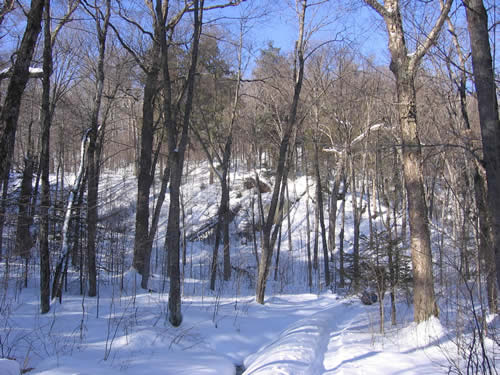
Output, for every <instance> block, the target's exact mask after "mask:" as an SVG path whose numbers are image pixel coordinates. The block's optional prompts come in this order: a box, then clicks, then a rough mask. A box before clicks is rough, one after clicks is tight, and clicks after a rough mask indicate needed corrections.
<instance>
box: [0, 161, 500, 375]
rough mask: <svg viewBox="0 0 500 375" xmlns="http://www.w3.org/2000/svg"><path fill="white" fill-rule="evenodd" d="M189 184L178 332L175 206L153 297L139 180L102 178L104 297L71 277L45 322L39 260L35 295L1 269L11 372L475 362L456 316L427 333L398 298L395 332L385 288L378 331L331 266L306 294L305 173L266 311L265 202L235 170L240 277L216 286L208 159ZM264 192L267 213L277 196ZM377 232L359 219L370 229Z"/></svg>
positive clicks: (433, 368) (408, 368)
mask: <svg viewBox="0 0 500 375" xmlns="http://www.w3.org/2000/svg"><path fill="white" fill-rule="evenodd" d="M186 176H187V177H185V179H184V185H183V191H182V194H183V198H182V205H183V218H182V220H183V225H184V232H185V237H186V238H192V239H193V240H192V241H189V240H187V242H186V248H185V251H186V263H185V264H184V265H183V267H182V271H183V285H182V291H183V297H182V312H183V322H182V325H181V326H180V327H178V328H173V327H172V326H171V325H170V324H169V323H168V319H167V314H168V307H167V306H168V278H166V277H165V275H164V272H163V270H164V269H165V261H166V257H165V250H164V246H163V244H164V233H165V226H166V212H167V209H164V212H165V213H164V214H163V216H162V219H161V220H160V230H159V233H158V239H157V240H156V242H155V249H154V252H153V255H152V272H153V276H152V278H151V280H150V284H149V291H146V290H143V289H141V288H140V276H139V275H137V274H136V272H135V271H134V270H133V269H132V268H131V267H130V265H131V257H132V248H133V228H134V225H133V223H134V203H135V194H136V188H135V178H134V177H133V176H132V175H131V174H130V173H128V172H124V173H123V174H120V175H118V174H104V175H103V176H102V178H101V190H100V196H101V200H102V202H103V204H102V206H101V207H100V216H101V217H102V220H101V221H100V224H101V229H102V231H101V237H100V238H101V241H102V242H101V246H100V248H99V268H100V273H99V291H98V296H97V297H96V298H88V297H85V296H81V295H80V293H79V292H80V281H79V272H78V270H77V269H74V270H71V272H70V276H69V279H68V285H67V291H65V292H64V294H63V298H62V303H61V304H60V303H59V302H57V301H54V302H53V303H52V305H51V311H50V312H49V313H48V314H45V315H40V313H39V285H38V279H37V276H36V275H37V259H36V257H35V258H34V259H33V260H32V261H30V265H29V278H28V287H27V288H24V286H23V282H24V277H23V270H24V266H25V265H24V264H22V262H19V261H14V262H11V263H9V264H8V265H7V264H6V262H5V261H4V262H2V263H1V275H9V277H8V278H2V280H1V286H2V292H1V297H2V299H1V301H0V324H1V326H0V357H3V358H10V359H13V360H15V361H16V362H17V364H13V363H12V361H7V360H5V361H2V360H0V375H7V374H8V375H10V374H11V373H14V372H16V371H17V367H20V368H22V369H24V370H23V371H25V372H27V373H29V374H39V375H42V374H43V375H63V374H80V375H101V374H103V375H104V374H106V375H117V374H131V375H132V374H133V375H138V374H148V375H155V374H158V375H159V374H162V375H163V374H172V375H177V374H186V375H187V374H217V375H226V374H228V375H229V374H236V373H244V374H248V375H250V374H254V375H256V374H437V373H448V372H449V371H450V369H451V371H452V372H453V371H454V372H457V371H458V369H459V368H465V366H466V362H464V361H465V360H466V359H467V356H464V353H460V352H457V346H456V341H457V340H458V339H459V336H458V335H457V326H458V324H455V323H456V319H455V317H456V316H457V315H456V311H452V310H450V309H448V310H447V312H446V315H445V316H444V317H443V319H442V321H441V322H440V321H438V320H437V319H433V320H431V321H429V322H427V323H424V324H421V325H418V326H417V325H415V324H414V323H412V321H413V312H412V308H411V305H410V304H409V303H407V299H406V298H405V295H404V293H402V294H401V295H398V296H397V305H396V307H397V310H398V321H397V325H395V326H391V322H390V309H389V304H390V300H389V296H388V294H386V297H385V300H384V305H385V306H387V308H386V309H385V315H384V317H385V320H386V324H385V327H386V329H385V333H384V334H380V333H379V306H378V304H374V305H371V306H366V305H363V304H361V302H360V300H359V298H358V296H356V295H350V294H349V291H348V290H346V289H336V288H326V287H325V286H324V282H323V276H322V267H320V268H319V269H318V271H314V274H313V275H314V277H313V285H312V286H311V287H309V286H308V276H307V252H306V234H307V233H306V228H307V225H306V224H307V223H306V210H307V206H308V205H312V204H314V202H313V200H312V199H311V200H310V201H309V203H308V204H306V200H307V199H308V197H314V189H315V187H314V186H313V184H312V183H311V182H310V181H307V179H306V178H305V177H298V178H297V179H296V180H294V181H290V185H289V188H290V201H291V202H294V203H293V205H291V207H290V225H291V230H292V233H291V236H290V237H289V235H288V230H287V229H286V225H285V226H284V227H283V233H282V245H281V253H280V263H279V265H278V269H277V273H276V280H275V279H274V264H275V263H274V259H273V269H272V272H271V273H272V274H271V275H270V277H269V281H268V288H267V292H266V296H267V298H266V303H265V304H264V305H259V304H257V303H256V302H255V297H254V293H255V278H256V272H257V265H256V256H255V248H254V242H253V239H252V238H251V236H250V237H249V235H248V225H249V223H250V222H251V220H252V215H255V212H257V208H256V207H257V202H256V201H257V195H256V194H255V191H254V190H253V189H245V187H244V185H245V184H244V182H245V179H246V178H248V177H252V174H251V173H250V174H242V173H238V172H236V171H233V172H232V174H231V183H232V191H231V207H234V208H237V213H236V215H235V218H234V220H233V223H232V224H231V232H232V238H231V264H232V266H233V273H232V277H231V280H230V281H227V282H223V281H221V280H220V279H221V278H222V277H221V275H219V276H220V277H218V281H217V285H216V289H215V291H211V290H210V289H209V279H210V274H209V270H210V261H211V254H212V248H213V241H212V239H211V237H210V233H207V234H206V236H205V237H204V238H197V240H196V241H195V240H194V237H193V236H194V234H195V233H197V231H199V230H200V228H202V227H203V225H204V224H206V223H207V222H208V221H209V220H211V219H212V218H213V217H214V216H215V215H216V213H217V204H218V200H219V189H218V186H217V184H213V185H210V184H209V183H208V177H207V176H208V169H207V167H206V165H201V166H196V165H190V167H189V170H188V172H187V173H186ZM68 182H69V181H68ZM156 190H158V186H156ZM263 198H264V205H265V201H266V198H268V197H267V196H266V194H264V196H263ZM166 205H168V201H167V202H166ZM252 206H254V207H255V211H254V212H253V213H252ZM345 208H346V233H345V244H346V251H347V252H349V251H350V243H351V241H352V236H353V232H352V206H351V204H350V198H349V197H348V199H347V200H346V207H345ZM312 215H313V214H312ZM378 220H380V218H379V219H378ZM367 226H368V224H367V223H366V222H363V223H362V225H361V231H362V232H363V233H367V231H368V227H367ZM311 230H312V229H311ZM289 238H290V243H291V244H292V248H291V249H289ZM257 240H258V238H257ZM319 256H320V259H321V254H319ZM221 262H222V260H221ZM320 264H322V263H321V262H320ZM6 267H9V269H8V272H7V268H6ZM220 268H221V269H222V266H221V267H220ZM460 298H464V297H463V296H462V297H460ZM446 301H447V298H444V297H443V298H442V299H441V302H442V303H445V302H446ZM487 319H488V320H487V322H485V324H488V325H489V329H491V330H495V329H497V330H498V329H500V322H499V320H498V317H487ZM468 324H469V323H468V322H465V323H463V324H462V326H461V327H460V328H461V332H460V333H461V334H465V336H463V337H462V338H460V340H465V341H466V340H467V329H468ZM484 347H485V350H487V351H488V358H489V360H490V361H491V364H492V366H494V365H495V361H500V348H499V347H498V343H494V342H493V341H492V340H489V339H486V340H485V342H484ZM16 366H17V367H16ZM496 367H497V368H498V367H499V365H496ZM13 369H14V370H13ZM13 371H14V372H13ZM243 371H244V372H243Z"/></svg>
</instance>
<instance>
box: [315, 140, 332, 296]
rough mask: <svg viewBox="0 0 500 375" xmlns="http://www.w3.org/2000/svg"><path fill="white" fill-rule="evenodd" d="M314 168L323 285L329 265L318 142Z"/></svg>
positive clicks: (328, 276)
mask: <svg viewBox="0 0 500 375" xmlns="http://www.w3.org/2000/svg"><path fill="white" fill-rule="evenodd" d="M314 170H315V174H316V199H317V202H316V204H317V206H318V213H319V217H318V218H319V225H320V227H321V239H322V247H323V264H324V268H325V285H326V286H327V287H328V286H330V267H329V256H328V244H327V233H326V227H325V213H324V205H323V188H322V186H321V174H320V170H319V146H318V143H317V142H315V143H314Z"/></svg>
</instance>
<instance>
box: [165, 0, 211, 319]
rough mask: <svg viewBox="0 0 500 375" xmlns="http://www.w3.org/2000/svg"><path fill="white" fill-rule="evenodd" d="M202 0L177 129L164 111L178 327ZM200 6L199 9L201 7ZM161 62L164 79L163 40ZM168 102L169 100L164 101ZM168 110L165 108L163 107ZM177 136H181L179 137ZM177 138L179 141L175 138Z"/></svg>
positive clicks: (173, 309) (172, 312)
mask: <svg viewBox="0 0 500 375" xmlns="http://www.w3.org/2000/svg"><path fill="white" fill-rule="evenodd" d="M203 5H204V1H203V0H196V1H195V2H194V9H193V18H194V33H193V42H192V46H191V62H190V66H189V72H188V77H187V81H186V82H187V83H186V84H187V88H186V102H185V106H184V113H183V123H182V126H181V129H180V133H179V130H178V129H177V128H176V123H175V122H174V121H173V118H172V117H171V116H170V115H169V114H170V112H168V113H166V115H165V116H166V118H167V119H168V123H167V139H168V153H169V157H168V163H169V166H170V181H171V182H170V207H169V212H168V224H167V234H166V238H165V249H166V250H167V251H168V259H169V269H170V290H169V298H168V309H169V317H168V319H169V321H170V323H171V324H172V325H173V326H174V327H177V326H179V325H180V324H181V323H182V313H181V283H180V265H179V258H180V248H179V242H180V224H179V222H180V220H179V219H180V204H179V198H180V187H181V178H182V170H183V166H184V154H185V151H186V148H187V144H188V140H189V122H190V116H191V110H192V105H193V96H194V84H195V75H196V65H197V61H198V51H199V43H200V35H201V30H202V17H203V11H202V9H203ZM200 9H201V10H200ZM162 60H163V61H162V62H163V74H164V79H165V80H166V81H167V80H169V70H168V46H167V44H166V41H165V40H163V44H162ZM166 91H167V93H166V97H167V100H168V99H169V98H170V95H171V92H170V88H169V87H168V86H167V90H166ZM167 104H170V103H167ZM166 109H167V111H168V108H167V106H166ZM179 136H180V137H179ZM178 139H179V142H178V141H177V140H178Z"/></svg>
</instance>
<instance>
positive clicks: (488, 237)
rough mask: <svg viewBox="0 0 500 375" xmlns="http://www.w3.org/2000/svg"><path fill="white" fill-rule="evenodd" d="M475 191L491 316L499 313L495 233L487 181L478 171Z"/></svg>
mask: <svg viewBox="0 0 500 375" xmlns="http://www.w3.org/2000/svg"><path fill="white" fill-rule="evenodd" d="M474 191H475V198H476V205H477V210H478V216H479V233H478V236H479V255H480V258H481V259H482V261H483V262H484V268H483V269H484V272H485V273H486V293H487V295H488V309H489V310H490V314H496V313H497V311H498V305H497V298H498V289H497V285H496V284H497V283H496V275H497V268H496V264H495V253H494V250H493V233H492V228H491V225H490V218H489V215H488V209H487V198H486V197H487V193H486V181H484V178H483V176H481V174H480V173H479V172H478V171H476V173H475V176H474Z"/></svg>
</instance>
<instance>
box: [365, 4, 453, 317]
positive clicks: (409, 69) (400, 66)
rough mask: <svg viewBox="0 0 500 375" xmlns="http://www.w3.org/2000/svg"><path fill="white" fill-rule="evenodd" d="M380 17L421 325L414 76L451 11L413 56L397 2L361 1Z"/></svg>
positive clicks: (424, 225)
mask: <svg viewBox="0 0 500 375" xmlns="http://www.w3.org/2000/svg"><path fill="white" fill-rule="evenodd" d="M365 1H366V3H367V4H368V5H369V6H370V7H371V8H373V9H374V10H375V11H376V12H377V13H378V14H379V15H380V16H381V17H383V19H384V21H385V24H386V27H387V32H388V36H389V51H390V53H391V64H390V69H391V71H392V72H393V74H394V76H395V78H396V91H397V103H398V104H397V106H398V113H399V121H400V128H401V139H402V143H403V150H402V161H403V174H404V178H405V185H406V191H407V194H408V210H409V214H410V236H411V239H410V242H411V245H410V246H411V255H412V264H413V276H414V283H415V285H414V295H413V303H414V319H415V321H416V322H421V321H424V320H427V319H429V318H430V317H431V316H437V315H438V308H437V304H436V297H435V293H434V281H433V275H432V254H431V241H430V232H429V224H428V217H427V205H426V202H425V191H424V181H423V166H422V151H421V143H420V138H419V131H418V123H417V106H416V91H415V77H416V74H417V68H418V66H419V65H420V62H421V61H422V58H423V57H424V55H425V54H426V53H427V51H428V50H429V49H430V47H431V46H432V44H433V43H434V42H435V40H436V38H437V37H438V35H439V32H440V30H441V27H442V25H443V24H444V22H445V20H446V17H447V16H448V13H449V11H450V8H451V4H452V0H448V1H446V3H445V5H444V7H443V8H442V10H441V12H440V14H439V17H438V19H437V20H436V22H435V24H434V26H433V28H432V29H431V31H430V32H429V34H428V35H427V36H426V37H425V39H424V41H423V42H422V43H421V44H418V45H417V47H416V50H415V51H414V52H413V53H408V47H407V44H406V40H405V30H404V27H403V19H402V14H401V2H400V1H399V0H387V1H384V4H383V5H382V4H381V3H379V2H378V1H377V0H365Z"/></svg>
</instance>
